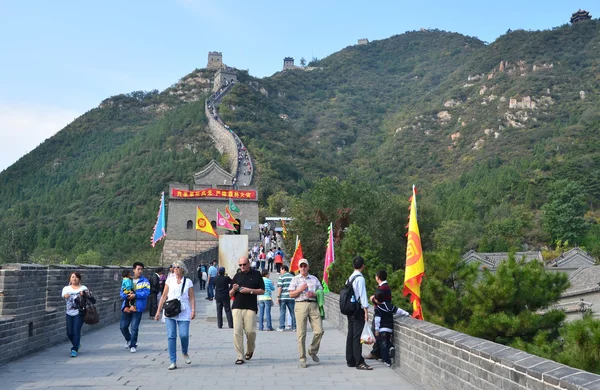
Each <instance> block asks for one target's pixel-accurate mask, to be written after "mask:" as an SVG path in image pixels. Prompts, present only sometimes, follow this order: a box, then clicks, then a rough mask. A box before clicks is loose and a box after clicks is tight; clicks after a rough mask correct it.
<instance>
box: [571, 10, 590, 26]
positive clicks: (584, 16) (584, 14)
mask: <svg viewBox="0 0 600 390" xmlns="http://www.w3.org/2000/svg"><path fill="white" fill-rule="evenodd" d="M591 18H592V15H590V13H589V12H588V11H585V10H582V9H580V10H578V11H577V12H573V14H572V15H571V23H573V24H575V23H577V22H581V21H584V20H589V19H591Z"/></svg>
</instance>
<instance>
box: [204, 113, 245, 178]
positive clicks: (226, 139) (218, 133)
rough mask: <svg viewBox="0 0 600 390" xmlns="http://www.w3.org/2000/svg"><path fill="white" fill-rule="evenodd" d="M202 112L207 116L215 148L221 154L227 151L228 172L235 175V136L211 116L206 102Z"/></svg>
mask: <svg viewBox="0 0 600 390" xmlns="http://www.w3.org/2000/svg"><path fill="white" fill-rule="evenodd" d="M204 112H205V113H206V117H207V118H208V129H209V135H210V137H211V138H212V139H213V141H214V142H215V147H216V148H217V150H218V151H219V152H220V153H221V154H223V153H227V157H228V160H227V161H228V162H229V172H230V173H231V175H232V176H234V177H235V175H236V173H237V170H238V151H237V143H236V142H235V138H234V136H233V135H232V134H231V133H230V132H229V131H228V130H227V129H226V128H225V127H223V125H221V124H220V123H219V122H218V121H217V120H216V119H214V118H213V117H212V115H211V113H210V110H209V109H208V104H207V103H206V102H205V103H204Z"/></svg>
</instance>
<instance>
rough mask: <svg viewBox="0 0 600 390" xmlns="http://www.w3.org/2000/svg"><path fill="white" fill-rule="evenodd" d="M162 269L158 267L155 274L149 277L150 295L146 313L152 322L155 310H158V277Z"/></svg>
mask: <svg viewBox="0 0 600 390" xmlns="http://www.w3.org/2000/svg"><path fill="white" fill-rule="evenodd" d="M162 272H163V269H162V267H158V268H157V269H156V272H154V273H153V274H152V276H150V295H149V296H148V311H149V313H150V319H151V320H153V319H154V316H155V315H156V309H158V293H159V292H160V291H161V290H160V275H161V274H162Z"/></svg>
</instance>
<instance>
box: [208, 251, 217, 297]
mask: <svg viewBox="0 0 600 390" xmlns="http://www.w3.org/2000/svg"><path fill="white" fill-rule="evenodd" d="M217 273H218V272H217V261H216V260H213V261H212V263H210V268H208V283H207V284H208V286H207V287H206V295H207V297H206V299H208V300H209V301H212V300H213V298H214V297H215V278H216V277H217Z"/></svg>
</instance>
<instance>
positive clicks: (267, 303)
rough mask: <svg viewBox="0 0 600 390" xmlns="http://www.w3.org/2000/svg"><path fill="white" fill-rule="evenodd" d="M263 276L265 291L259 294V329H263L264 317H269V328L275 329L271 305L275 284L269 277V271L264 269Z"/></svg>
mask: <svg viewBox="0 0 600 390" xmlns="http://www.w3.org/2000/svg"><path fill="white" fill-rule="evenodd" d="M262 277H263V282H264V284H265V293H264V294H263V295H259V296H258V330H263V319H264V317H267V318H266V320H267V330H275V329H273V325H272V324H271V307H273V298H272V297H271V293H272V292H273V291H274V290H275V286H274V285H273V282H272V281H271V279H269V271H267V270H264V271H263V272H262Z"/></svg>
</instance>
